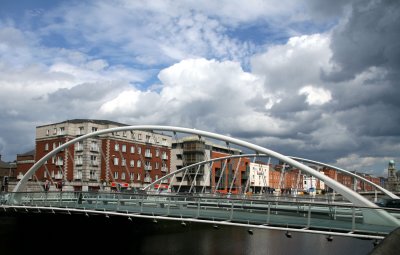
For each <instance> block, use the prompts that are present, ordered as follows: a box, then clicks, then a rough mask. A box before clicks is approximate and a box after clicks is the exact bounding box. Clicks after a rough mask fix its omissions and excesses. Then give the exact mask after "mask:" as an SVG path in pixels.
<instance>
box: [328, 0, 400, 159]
mask: <svg viewBox="0 0 400 255" xmlns="http://www.w3.org/2000/svg"><path fill="white" fill-rule="evenodd" d="M399 28H400V2H399V1H368V2H367V1H357V2H355V4H354V5H353V6H352V9H351V12H350V14H349V17H348V20H347V22H345V23H343V24H341V25H339V26H338V27H337V28H336V29H335V30H334V32H333V34H332V39H331V45H330V47H331V49H332V52H333V55H332V59H331V60H332V61H333V62H334V63H335V64H337V65H338V70H336V71H334V72H331V73H325V74H324V75H323V76H322V77H323V78H324V79H325V81H330V82H332V86H331V89H332V92H333V96H334V98H336V99H337V100H336V103H335V104H333V105H332V107H334V109H335V110H334V111H336V112H337V113H338V114H337V116H338V120H339V121H340V122H341V123H343V124H344V125H346V126H347V127H348V129H349V130H351V132H353V133H354V134H355V135H357V136H358V137H359V139H360V140H362V139H367V138H368V137H377V139H379V137H382V136H395V135H399V133H400V130H399V126H400V114H399V112H400V100H399V98H400V89H399V87H398V80H399V79H398V78H399V77H400V43H399V40H400V29H399ZM363 77H364V78H363ZM361 144H362V141H360V147H361ZM360 149H361V150H363V151H364V150H365V151H366V150H367V149H366V147H365V146H363V147H362V148H360ZM392 154H393V152H392Z"/></svg>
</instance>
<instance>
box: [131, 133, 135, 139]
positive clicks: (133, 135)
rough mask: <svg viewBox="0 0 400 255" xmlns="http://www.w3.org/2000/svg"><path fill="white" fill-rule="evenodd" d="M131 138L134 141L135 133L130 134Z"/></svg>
mask: <svg viewBox="0 0 400 255" xmlns="http://www.w3.org/2000/svg"><path fill="white" fill-rule="evenodd" d="M131 138H132V139H133V140H135V133H133V132H132V133H131Z"/></svg>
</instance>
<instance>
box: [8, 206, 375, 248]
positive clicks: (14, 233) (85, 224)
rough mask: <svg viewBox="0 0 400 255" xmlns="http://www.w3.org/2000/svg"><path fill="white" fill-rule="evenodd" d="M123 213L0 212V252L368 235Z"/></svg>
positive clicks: (362, 244)
mask: <svg viewBox="0 0 400 255" xmlns="http://www.w3.org/2000/svg"><path fill="white" fill-rule="evenodd" d="M247 230H248V229H246V228H241V227H229V226H220V227H219V228H218V229H215V228H213V227H212V226H211V225H209V224H199V223H187V224H186V226H182V225H181V223H180V222H173V221H159V222H157V223H154V222H152V221H151V220H146V219H145V220H143V219H134V220H133V221H129V220H128V219H127V218H123V217H110V218H106V217H105V216H104V215H103V216H90V217H86V216H84V215H53V214H40V213H38V214H35V215H33V214H29V215H27V214H18V215H16V214H3V215H1V216H0V254H25V255H27V254H37V253H39V254H68V253H70V254H96V253H97V254H113V255H114V254H188V255H195V254H211V255H213V254H215V255H217V254H226V255H236V254H273V255H275V254H278V255H279V254H284V255H290V254H295V255H306V254H307V255H310V254H324V255H329V254H340V255H345V254H351V255H357V254H360V255H361V254H362V255H364V254H368V253H369V252H370V251H371V250H372V249H373V241H372V240H360V239H356V238H345V237H334V239H333V241H331V242H328V241H327V240H326V237H325V236H323V235H316V234H301V233H292V238H287V237H286V236H285V232H282V231H275V230H260V229H253V234H252V235H251V234H249V233H248V231H247Z"/></svg>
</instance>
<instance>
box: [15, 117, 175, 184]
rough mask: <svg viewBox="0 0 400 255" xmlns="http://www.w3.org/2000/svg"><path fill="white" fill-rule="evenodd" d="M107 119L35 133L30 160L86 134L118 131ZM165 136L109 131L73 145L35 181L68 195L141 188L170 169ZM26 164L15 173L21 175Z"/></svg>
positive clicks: (60, 125) (78, 121) (63, 124)
mask: <svg viewBox="0 0 400 255" xmlns="http://www.w3.org/2000/svg"><path fill="white" fill-rule="evenodd" d="M122 126H126V125H125V124H121V123H117V122H112V121H108V120H89V119H74V120H67V121H64V122H60V123H54V124H49V125H44V126H39V127H37V128H36V148H35V156H34V159H35V160H36V161H38V160H39V159H41V158H42V157H44V156H45V155H46V154H48V153H49V152H50V151H52V150H53V149H55V148H57V147H59V146H61V145H62V144H64V143H66V142H68V141H70V140H72V139H74V138H76V137H78V136H81V135H84V134H87V133H90V132H95V131H98V130H102V129H108V128H114V127H122ZM170 148H171V137H170V136H166V135H162V134H158V133H154V132H146V131H137V130H135V131H132V132H125V131H124V132H115V133H110V134H105V135H100V136H97V137H92V138H88V139H86V140H83V141H80V142H77V143H75V144H74V145H73V146H70V147H68V148H66V149H64V150H62V151H60V152H58V153H57V154H56V155H54V156H53V157H52V158H51V159H50V160H47V162H46V163H45V164H44V165H43V166H42V167H40V169H38V171H37V172H36V174H35V176H36V177H35V178H37V179H38V180H41V181H44V180H46V179H48V180H50V181H51V183H53V184H58V185H61V184H64V187H65V188H66V187H69V188H70V189H73V190H97V189H101V188H104V189H107V188H110V187H111V188H124V187H125V188H128V187H142V186H143V185H145V184H146V183H150V182H152V181H154V180H156V179H158V178H161V177H162V176H164V175H165V174H167V173H169V169H170V152H171V150H170ZM29 167H30V165H29V164H23V165H21V166H20V167H19V169H18V172H19V173H21V174H25V172H26V171H27V170H28V169H29Z"/></svg>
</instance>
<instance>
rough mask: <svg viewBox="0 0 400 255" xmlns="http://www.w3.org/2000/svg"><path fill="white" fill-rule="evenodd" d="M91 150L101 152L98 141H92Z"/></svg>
mask: <svg viewBox="0 0 400 255" xmlns="http://www.w3.org/2000/svg"><path fill="white" fill-rule="evenodd" d="M90 150H91V151H99V146H98V145H97V142H96V141H92V142H91V144H90Z"/></svg>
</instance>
